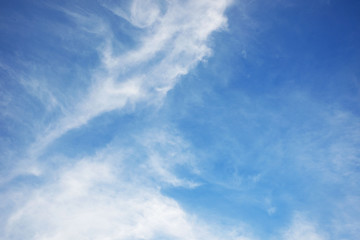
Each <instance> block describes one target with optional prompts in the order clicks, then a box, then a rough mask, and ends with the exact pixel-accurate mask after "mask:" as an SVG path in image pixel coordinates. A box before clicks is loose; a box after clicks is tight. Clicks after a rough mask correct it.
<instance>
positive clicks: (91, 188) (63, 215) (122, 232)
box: [1, 152, 249, 240]
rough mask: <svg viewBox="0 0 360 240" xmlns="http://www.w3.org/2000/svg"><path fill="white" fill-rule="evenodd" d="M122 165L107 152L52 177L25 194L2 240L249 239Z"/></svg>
mask: <svg viewBox="0 0 360 240" xmlns="http://www.w3.org/2000/svg"><path fill="white" fill-rule="evenodd" d="M106 154H108V155H106ZM128 160H129V159H126V161H128ZM124 161H125V159H122V157H121V154H113V153H112V154H109V152H105V153H101V154H98V155H97V156H96V157H93V158H86V159H82V160H80V161H78V162H77V163H75V164H70V165H69V166H67V167H63V168H62V169H61V170H58V171H55V174H54V172H52V174H51V176H52V177H51V180H49V181H46V184H44V185H43V186H42V187H40V188H37V189H35V190H33V191H32V192H30V193H29V192H28V191H27V192H26V194H23V195H21V197H20V198H21V199H20V201H19V199H18V201H19V202H20V204H19V206H18V207H17V208H16V210H15V211H13V212H12V213H11V214H10V217H9V218H8V220H7V223H6V225H4V226H3V228H4V229H3V230H4V231H2V232H3V234H2V236H1V237H2V238H3V239H37V240H41V239H53V240H55V239H59V240H60V239H79V240H81V239H101V240H103V239H184V240H185V239H186V240H188V239H193V240H195V239H210V240H211V239H214V240H215V239H224V238H225V239H249V238H243V237H241V235H239V234H236V233H235V232H232V231H227V230H220V229H219V228H218V227H217V226H212V225H209V224H206V223H205V222H203V221H200V220H199V219H197V218H196V217H195V216H192V215H190V214H188V213H187V212H185V211H184V210H183V209H182V208H181V207H180V206H179V205H178V203H177V202H175V201H174V200H172V199H171V198H169V197H166V196H164V195H162V194H161V192H160V190H159V189H158V188H156V187H154V186H152V185H151V184H150V185H149V183H148V182H146V181H144V182H143V183H141V182H139V181H132V179H128V178H127V177H126V172H127V171H128V170H129V169H127V168H123V167H125V166H126V164H125V162H124ZM145 175H146V173H145ZM147 180H148V181H149V179H147ZM25 195H26V196H25ZM4 200H9V199H5V198H4ZM24 202H25V203H24ZM215 229H216V231H215Z"/></svg>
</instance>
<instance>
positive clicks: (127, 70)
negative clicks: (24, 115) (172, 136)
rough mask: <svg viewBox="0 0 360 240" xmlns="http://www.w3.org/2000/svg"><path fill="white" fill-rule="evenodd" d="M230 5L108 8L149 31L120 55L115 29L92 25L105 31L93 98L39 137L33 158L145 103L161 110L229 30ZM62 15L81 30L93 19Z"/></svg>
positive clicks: (150, 3)
mask: <svg viewBox="0 0 360 240" xmlns="http://www.w3.org/2000/svg"><path fill="white" fill-rule="evenodd" d="M229 3H230V2H229V1H228V0H222V1H169V2H167V5H166V6H160V5H161V4H160V3H159V2H157V1H146V0H142V1H140V0H135V1H133V2H132V5H131V6H130V9H128V11H129V12H127V14H128V16H127V17H126V16H125V15H124V14H119V13H118V12H119V11H120V10H117V9H120V8H116V7H113V5H111V4H110V5H109V4H105V5H104V6H105V7H107V8H109V9H110V10H112V11H114V12H115V13H116V14H117V15H119V16H120V17H123V18H125V19H127V20H128V21H130V23H132V24H133V25H134V26H135V27H141V28H144V30H143V32H142V33H141V35H138V36H133V37H134V38H137V39H138V40H137V41H138V42H139V44H138V45H137V47H135V48H134V49H131V50H129V51H125V52H122V53H120V54H118V53H115V51H114V50H113V47H112V46H114V45H117V44H119V42H118V40H117V39H116V38H115V37H114V34H113V32H112V30H111V28H110V27H104V21H100V22H99V27H96V24H93V25H95V26H94V27H93V28H94V29H101V31H95V32H96V34H97V35H99V36H101V37H102V38H103V39H104V46H103V47H99V48H98V49H99V54H100V55H101V56H102V66H100V67H99V69H98V71H97V72H96V73H94V74H93V79H92V80H91V81H90V82H92V84H91V85H90V87H89V91H88V93H86V94H85V95H84V96H83V97H82V99H79V101H78V104H75V105H73V106H70V107H69V109H65V110H64V111H63V115H64V116H63V117H61V118H60V119H59V120H58V121H57V122H55V123H53V124H52V125H50V126H49V127H48V128H47V130H46V131H45V132H44V133H42V134H40V135H39V136H38V140H37V141H36V142H35V144H34V145H33V146H32V147H31V153H30V155H32V156H33V158H37V156H38V155H39V154H41V152H42V151H43V149H44V148H46V147H47V145H48V144H49V143H51V142H52V141H53V140H54V139H56V138H58V137H60V136H62V135H63V134H64V133H66V132H67V131H69V130H71V129H74V128H78V127H80V126H82V125H84V124H86V123H87V122H88V121H89V120H90V119H92V118H94V117H96V116H98V115H100V114H102V113H104V112H109V111H112V110H115V109H123V108H125V107H126V106H129V105H131V106H135V105H136V104H139V103H140V102H141V103H142V104H155V105H157V104H161V102H162V99H163V97H164V96H165V95H166V93H167V92H168V91H169V90H170V89H172V88H173V86H174V85H175V84H176V82H177V81H178V79H179V77H180V76H182V75H184V74H186V73H187V72H188V71H189V70H190V69H191V68H192V67H194V66H195V64H197V63H198V62H199V61H201V60H202V59H204V57H206V56H209V54H210V53H211V49H210V48H209V46H208V38H209V36H210V34H211V33H213V32H214V31H215V30H218V29H220V28H223V27H224V26H225V25H226V18H225V17H224V11H225V9H226V8H227V7H228V5H229ZM60 10H61V11H64V12H66V13H67V14H68V15H69V16H72V17H73V19H74V21H77V23H78V24H79V25H80V26H81V25H86V26H87V24H86V23H87V22H88V21H84V19H85V20H86V19H89V18H90V19H91V16H92V15H91V14H88V13H87V12H85V13H84V11H82V12H79V13H76V12H74V11H69V10H64V9H62V8H60ZM122 11H123V12H124V10H122ZM125 12H126V11H125ZM82 14H83V15H84V17H82ZM129 14H130V15H129ZM95 18H96V19H98V18H99V17H98V16H96V17H95ZM145 20H146V21H145ZM89 21H90V20H89ZM90 22H93V23H94V22H96V21H90ZM150 25H151V27H150ZM86 26H85V27H86ZM80 29H81V27H80ZM86 29H87V27H86Z"/></svg>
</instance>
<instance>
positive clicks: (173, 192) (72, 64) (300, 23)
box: [0, 1, 360, 239]
mask: <svg viewBox="0 0 360 240" xmlns="http://www.w3.org/2000/svg"><path fill="white" fill-rule="evenodd" d="M42 4H44V3H43V2H42V3H36V4H35V3H34V2H32V1H3V2H2V3H1V6H2V7H1V10H0V21H1V23H0V24H1V25H0V26H1V29H0V31H1V34H2V37H1V38H0V60H1V62H2V63H6V65H8V66H10V67H11V68H12V69H15V70H16V74H19V75H23V76H24V77H34V78H38V77H42V78H46V80H44V81H45V84H46V85H48V86H51V89H52V90H53V91H54V92H55V94H56V96H57V97H58V98H59V99H60V100H61V99H62V95H63V94H64V95H70V96H71V95H77V94H79V95H80V94H81V92H82V91H83V90H84V89H86V87H87V86H88V83H87V81H88V80H89V78H90V75H91V74H90V72H91V71H92V69H93V68H95V67H96V66H97V64H98V63H99V59H98V56H97V55H96V51H95V50H94V49H92V47H93V46H94V45H96V44H98V43H99V39H96V38H94V37H93V36H91V37H90V35H89V36H88V35H86V34H85V35H84V36H78V37H76V36H75V37H74V36H73V35H72V34H73V33H72V32H71V28H72V27H74V26H71V25H72V24H73V23H71V22H67V21H68V20H67V18H65V17H64V15H62V14H59V13H58V12H57V11H52V10H51V9H49V8H48V7H46V6H45V7H44V6H43V5H42ZM66 4H70V2H67V3H66ZM87 4H88V3H86V5H87ZM243 4H244V5H245V6H246V7H245V8H243V6H244V5H243ZM90 5H92V3H91V4H90ZM88 7H89V8H92V6H88ZM93 8H94V9H96V8H97V7H96V4H94V7H93ZM244 9H245V10H244ZM98 10H99V11H103V13H102V15H103V16H104V18H107V19H109V21H110V22H111V23H112V25H113V26H112V27H113V30H114V29H115V30H114V34H115V36H116V38H118V39H119V40H121V41H122V44H123V45H120V46H118V47H119V49H118V51H119V52H121V50H122V48H123V49H127V48H129V47H133V46H136V40H134V39H133V38H132V37H131V36H130V35H132V34H137V33H136V31H137V30H136V29H133V28H132V27H131V26H129V25H128V23H126V21H123V22H120V23H118V22H115V19H112V16H111V14H109V12H106V11H105V10H104V9H102V8H99V9H98ZM359 13H360V2H359V1H346V2H345V1H271V2H270V1H267V2H263V1H262V2H260V1H248V2H247V3H237V2H235V4H234V5H233V6H232V7H231V8H230V9H229V10H228V11H227V17H228V30H227V31H225V32H220V33H215V34H213V36H212V38H211V47H212V49H213V55H212V56H211V57H209V58H208V59H207V61H206V62H205V63H201V64H199V65H198V66H197V67H196V68H195V69H194V70H192V71H191V72H190V73H189V74H188V75H186V76H183V77H182V80H181V81H180V83H179V84H178V85H177V86H176V87H175V88H174V89H173V90H171V91H170V92H169V94H168V96H167V97H166V100H165V103H164V106H163V107H162V108H161V109H153V108H152V107H150V108H142V107H139V110H138V111H136V112H132V111H128V112H127V111H126V110H123V111H122V112H119V111H115V112H111V113H106V114H104V115H102V116H99V117H97V118H95V119H92V120H91V121H90V122H89V123H88V124H87V125H86V126H83V127H81V128H79V129H74V130H71V131H70V132H68V133H66V134H65V135H64V136H62V137H61V138H59V139H57V140H56V141H55V142H54V143H52V144H51V145H50V146H49V148H48V149H47V151H46V153H45V154H44V156H43V157H42V158H43V159H46V157H48V156H51V155H56V154H59V152H61V154H63V155H65V156H67V157H69V158H71V157H74V156H78V155H80V156H81V155H86V154H89V155H91V154H93V153H94V152H96V150H97V149H101V148H102V147H104V146H106V145H107V144H108V143H110V142H111V141H113V140H114V139H116V141H119V142H121V143H122V144H123V145H124V146H131V145H132V144H134V145H136V143H135V140H134V139H133V138H132V137H133V136H134V135H136V134H137V132H141V130H143V129H145V128H147V127H149V126H152V127H154V126H155V127H156V126H163V125H167V126H168V127H169V128H175V129H178V131H179V132H180V133H181V135H182V136H183V137H184V139H185V140H186V141H188V142H189V143H190V145H191V151H192V152H193V154H194V156H195V157H196V158H198V159H199V162H198V165H199V168H200V170H201V174H200V176H194V175H193V174H192V173H190V171H188V170H186V169H185V170H184V169H179V171H178V174H179V175H180V176H182V177H190V178H193V179H195V180H197V181H198V182H200V183H201V184H202V185H201V186H200V187H198V188H194V189H186V188H165V189H164V190H163V192H164V193H165V194H167V195H168V196H171V197H173V198H174V199H176V200H178V201H179V202H180V203H181V204H182V205H183V206H184V207H185V209H189V210H190V211H193V212H195V213H197V214H199V215H201V216H211V218H218V219H221V220H220V221H224V222H225V223H226V222H231V223H232V224H233V223H236V222H237V221H239V220H240V221H243V222H245V223H247V224H249V225H251V226H252V227H253V229H255V231H256V232H257V233H258V234H259V236H268V235H271V234H274V233H276V232H277V231H278V229H279V228H280V227H281V226H284V224H286V222H289V221H290V219H291V217H292V214H293V212H294V211H304V212H311V216H313V218H314V219H316V220H317V221H319V223H320V226H321V227H322V228H323V229H324V230H326V231H331V229H329V226H330V224H331V223H330V221H332V219H334V218H336V215H337V213H338V212H337V211H343V212H345V214H350V211H351V209H347V208H346V207H344V208H339V207H338V203H339V202H341V201H344V199H346V198H347V197H349V196H354V197H359V194H360V193H359V184H358V183H357V182H354V181H356V180H359V177H358V176H359V150H356V148H358V149H360V146H359V145H360V144H359V129H358V128H357V127H359V122H357V121H358V120H359V114H360V112H359V111H360V109H359V106H360V104H359V101H360V80H359V79H360V14H359ZM116 21H118V19H116ZM51 27H63V28H64V30H69V31H70V32H69V33H67V34H68V35H67V34H65V36H55V35H51V34H50V35H49V31H48V30H47V29H46V28H51ZM129 32H131V34H129ZM75 33H76V32H75ZM66 44H71V49H73V48H76V49H77V51H74V52H72V51H70V50H69V51H67V50H66V49H64V48H63V47H61V46H62V45H66ZM18 59H22V61H20V62H19V61H17V60H18ZM27 63H30V64H27ZM38 66H41V67H38ZM0 74H1V75H0V76H1V80H0V81H1V82H0V84H1V85H0V87H1V97H2V99H1V101H3V102H5V101H11V106H12V108H11V109H7V108H6V106H5V105H4V110H3V113H4V114H2V115H1V118H0V123H1V127H0V133H1V138H2V140H1V142H0V144H1V146H0V150H1V151H3V154H2V156H4V159H6V162H5V160H2V161H1V163H0V166H8V165H11V163H10V162H11V161H10V160H9V159H11V157H12V156H18V155H21V153H18V151H21V149H23V148H25V147H24V146H26V145H27V144H29V143H30V142H31V141H33V140H34V139H33V138H34V134H33V132H32V131H36V130H37V129H38V128H39V129H40V128H41V127H42V126H45V125H46V124H47V123H49V122H51V121H52V120H53V118H56V116H57V110H56V109H54V110H53V115H45V116H44V112H45V111H46V110H45V109H42V106H40V104H38V102H37V101H38V100H37V99H36V98H34V97H33V96H31V95H30V94H29V93H27V92H26V91H25V90H24V89H23V86H21V85H20V84H18V83H16V82H15V79H14V76H11V74H9V72H7V71H5V70H4V69H0ZM17 76H18V75H17ZM50 76H51V78H49V77H50ZM7 99H8V100H7ZM9 99H10V100H9ZM64 99H65V98H64ZM64 104H71V102H68V103H64ZM154 112H155V113H154ZM338 112H345V113H347V114H349V115H351V117H350V118H346V119H344V118H341V119H338V115H337V113H338ZM10 115H12V116H15V117H9V116H10ZM14 119H15V121H14ZM24 119H25V120H24ZM354 121H355V122H354ZM37 123H39V124H37ZM34 128H35V129H34ZM335 148H336V149H337V148H340V150H339V151H343V152H342V153H343V155H341V154H340V153H338V152H335V150H334V149H335ZM341 148H342V149H341ZM336 154H340V157H339V158H340V159H339V161H343V162H344V163H343V164H344V165H345V166H342V165H341V164H342V163H340V165H341V166H340V167H339V166H338V165H336V164H338V163H331V161H337V159H335V157H336V156H334V155H336ZM328 161H329V162H330V163H328ZM324 169H325V170H324ZM345 171H346V172H345ZM25 180H28V179H25ZM349 182H351V183H349ZM272 209H273V210H272ZM339 209H340V210H339ZM350 215H351V214H350ZM350 218H351V219H353V220H355V221H357V222H359V221H360V220H359V217H358V216H351V217H350ZM358 233H359V231H358V230H357V231H355V232H354V233H350V234H349V236H348V237H349V239H355V238H354V237H356V236H358V235H356V234H358ZM334 236H335V235H334ZM342 236H343V237H346V234H345V233H340V235H338V237H342ZM334 239H335V238H334Z"/></svg>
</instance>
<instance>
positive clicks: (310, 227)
mask: <svg viewBox="0 0 360 240" xmlns="http://www.w3.org/2000/svg"><path fill="white" fill-rule="evenodd" d="M282 239H284V240H304V239H306V240H325V239H327V238H326V237H325V236H324V235H323V234H321V233H320V232H319V230H318V229H317V228H316V225H315V224H314V223H312V222H310V221H308V220H307V219H306V218H305V217H304V216H303V215H301V214H299V213H297V214H295V216H294V218H293V221H292V223H291V225H290V227H289V228H288V229H287V230H286V231H284V233H283V238H282Z"/></svg>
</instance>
